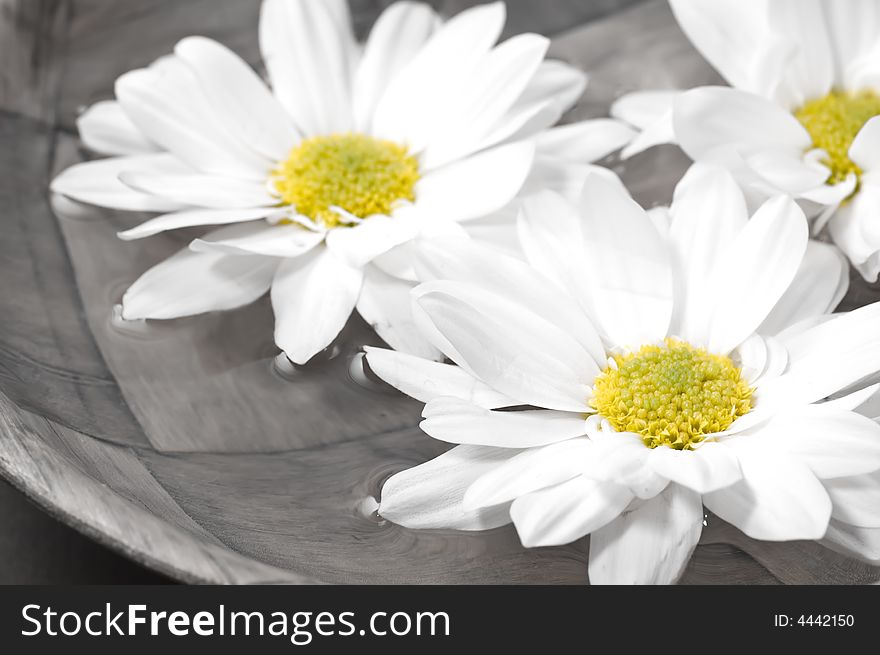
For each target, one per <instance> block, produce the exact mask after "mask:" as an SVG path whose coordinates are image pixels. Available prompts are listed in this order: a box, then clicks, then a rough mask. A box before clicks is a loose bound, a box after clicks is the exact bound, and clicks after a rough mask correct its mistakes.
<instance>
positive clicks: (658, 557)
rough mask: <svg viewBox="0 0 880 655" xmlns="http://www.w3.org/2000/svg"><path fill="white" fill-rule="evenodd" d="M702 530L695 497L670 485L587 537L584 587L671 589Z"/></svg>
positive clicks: (697, 497) (698, 502)
mask: <svg viewBox="0 0 880 655" xmlns="http://www.w3.org/2000/svg"><path fill="white" fill-rule="evenodd" d="M702 530H703V505H702V503H701V502H700V496H699V494H696V493H694V492H693V491H690V490H689V489H685V488H684V487H681V486H679V485H676V484H671V485H669V486H668V487H667V488H666V490H665V491H663V492H662V493H661V494H659V495H658V496H656V497H654V498H651V499H650V500H646V501H643V502H641V503H638V504H637V505H636V506H635V507H634V508H633V509H631V510H629V511H626V512H624V513H623V514H622V515H621V516H620V517H618V518H616V519H615V520H614V521H611V522H610V523H608V525H606V526H604V527H602V528H599V529H598V530H596V531H595V532H593V534H592V535H591V536H590V584H594V585H596V584H639V585H642V584H672V583H674V582H676V581H677V580H678V579H679V578H680V577H681V574H682V573H684V569H685V567H686V566H687V563H688V561H689V560H690V558H691V554H692V553H693V552H694V548H696V545H697V541H699V539H700V533H701V532H702Z"/></svg>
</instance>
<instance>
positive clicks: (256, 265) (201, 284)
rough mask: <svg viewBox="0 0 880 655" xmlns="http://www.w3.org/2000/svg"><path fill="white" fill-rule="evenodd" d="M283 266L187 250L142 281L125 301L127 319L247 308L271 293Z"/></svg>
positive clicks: (268, 260) (265, 260)
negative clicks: (274, 281) (278, 268)
mask: <svg viewBox="0 0 880 655" xmlns="http://www.w3.org/2000/svg"><path fill="white" fill-rule="evenodd" d="M277 266H278V263H277V261H275V260H274V259H271V258H268V257H257V256H250V257H228V256H226V255H223V254H220V253H195V252H192V251H191V250H188V249H184V250H181V251H179V252H178V253H177V254H175V255H172V256H171V257H169V258H168V259H166V260H165V261H163V262H160V263H159V264H156V265H155V266H154V267H153V268H151V269H150V270H148V271H147V272H146V273H144V274H143V275H141V276H140V277H139V278H138V279H137V281H135V283H134V284H132V285H131V286H130V287H129V288H128V291H126V292H125V295H123V296H122V318H124V319H126V320H136V319H141V318H157V319H159V318H161V319H167V318H177V317H179V316H192V315H195V314H202V313H204V312H211V311H217V310H221V309H235V308H236V307H241V306H243V305H247V304H249V303H251V302H253V301H254V300H256V299H257V298H259V297H260V296H262V295H263V294H264V293H266V291H268V290H269V285H270V284H271V282H272V276H273V275H274V274H275V269H276V268H277Z"/></svg>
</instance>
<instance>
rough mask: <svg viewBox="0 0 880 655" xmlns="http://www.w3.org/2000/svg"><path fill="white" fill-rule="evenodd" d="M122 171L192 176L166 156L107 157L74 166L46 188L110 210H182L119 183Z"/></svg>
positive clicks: (179, 206) (175, 202)
mask: <svg viewBox="0 0 880 655" xmlns="http://www.w3.org/2000/svg"><path fill="white" fill-rule="evenodd" d="M123 171H143V172H158V173H162V174H175V173H180V174H187V173H192V169H190V168H188V167H186V166H184V165H183V164H182V163H181V162H180V161H179V160H178V159H176V158H175V157H174V156H172V155H169V154H166V153H160V154H154V155H132V156H130V157H110V158H109V159H97V160H95V161H88V162H84V163H82V164H74V165H73V166H71V167H70V168H67V169H65V170H64V171H62V172H61V174H60V175H58V176H57V177H56V178H55V179H54V180H52V184H51V187H50V188H51V189H52V191H54V192H55V193H60V194H62V195H65V196H67V197H69V198H73V199H74V200H77V201H79V202H85V203H88V204H90V205H98V206H99V207H110V208H111V209H124V210H128V211H142V212H152V211H156V212H162V211H174V210H176V209H181V208H182V207H183V205H182V204H181V203H179V202H177V201H174V200H169V199H168V198H160V197H159V196H152V195H149V194H146V193H141V192H140V191H135V190H134V189H132V188H131V187H128V186H126V185H125V184H123V183H122V182H120V181H119V175H120V173H122V172H123Z"/></svg>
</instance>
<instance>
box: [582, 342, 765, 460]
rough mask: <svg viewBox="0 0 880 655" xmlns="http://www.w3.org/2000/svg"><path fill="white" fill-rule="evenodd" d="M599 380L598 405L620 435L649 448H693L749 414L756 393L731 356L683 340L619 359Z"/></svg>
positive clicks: (594, 402)
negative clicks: (629, 435)
mask: <svg viewBox="0 0 880 655" xmlns="http://www.w3.org/2000/svg"><path fill="white" fill-rule="evenodd" d="M613 359H614V363H615V364H616V365H617V366H616V368H615V366H613V365H611V366H608V367H607V368H606V369H605V370H604V371H602V373H601V374H600V375H599V376H598V377H597V378H596V381H595V386H594V390H593V398H592V405H593V407H594V408H595V409H596V411H597V412H598V413H599V414H600V415H601V416H602V417H603V418H605V419H607V420H608V422H609V423H611V425H612V426H613V427H614V429H615V430H617V431H618V432H634V433H636V434H640V435H641V436H642V440H643V441H644V442H645V445H646V446H648V447H649V448H656V447H657V446H668V447H670V448H674V449H676V450H686V449H690V448H691V447H692V446H693V444H696V443H699V442H701V441H702V440H703V439H704V438H705V435H707V434H712V433H714V432H721V431H723V430H726V429H727V428H728V427H730V424H731V423H733V422H734V421H735V420H736V419H737V418H739V417H740V416H743V415H744V414H748V413H749V410H750V409H751V398H752V392H753V391H754V390H753V389H752V388H751V387H749V385H748V384H747V383H746V381H745V380H743V379H742V376H741V374H740V370H739V369H738V368H737V367H736V366H735V365H734V364H733V362H732V361H731V360H730V358H729V357H725V356H724V355H713V354H711V353H708V352H707V351H706V350H704V349H702V348H695V347H694V346H691V345H690V344H688V343H685V342H683V341H677V340H675V339H666V341H665V343H664V345H659V346H658V345H650V346H642V347H641V348H640V349H639V350H638V352H634V353H628V354H626V355H614V356H613Z"/></svg>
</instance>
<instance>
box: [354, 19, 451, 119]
mask: <svg viewBox="0 0 880 655" xmlns="http://www.w3.org/2000/svg"><path fill="white" fill-rule="evenodd" d="M439 22H440V19H439V17H438V16H437V14H436V13H434V10H433V9H432V8H431V7H430V6H428V5H426V4H423V3H421V2H395V3H393V4H391V5H389V6H388V8H387V9H385V11H383V12H382V14H381V15H380V16H379V18H378V19H377V20H376V23H375V25H373V29H372V30H371V31H370V36H369V38H368V39H367V43H366V45H365V47H364V54H363V57H362V58H361V61H360V65H359V66H358V69H357V73H356V75H355V81H354V115H355V123H356V125H357V128H358V129H359V130H361V131H369V129H370V125H371V123H372V120H373V111H374V109H375V107H376V105H377V103H378V102H379V99H380V98H381V97H382V94H383V93H384V92H385V89H386V88H387V87H388V83H389V82H390V81H391V80H392V79H394V76H395V75H397V73H398V72H400V70H401V69H403V68H404V66H406V65H407V64H408V63H409V62H410V61H411V60H412V59H413V57H415V56H416V54H417V53H418V52H419V50H420V49H421V48H422V46H424V45H425V43H426V42H427V40H428V39H429V38H430V37H431V35H432V34H434V31H435V30H436V29H437V27H438V25H439Z"/></svg>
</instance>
